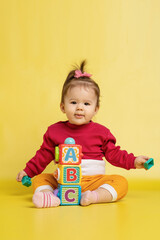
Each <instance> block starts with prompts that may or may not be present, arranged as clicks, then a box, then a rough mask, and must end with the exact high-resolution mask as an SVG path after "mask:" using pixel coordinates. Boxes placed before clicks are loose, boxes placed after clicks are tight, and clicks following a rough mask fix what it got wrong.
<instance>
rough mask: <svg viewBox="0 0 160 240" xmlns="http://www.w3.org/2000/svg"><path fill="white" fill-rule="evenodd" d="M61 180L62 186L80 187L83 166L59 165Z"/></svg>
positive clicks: (59, 181)
mask: <svg viewBox="0 0 160 240" xmlns="http://www.w3.org/2000/svg"><path fill="white" fill-rule="evenodd" d="M59 174H60V177H59V180H58V183H59V184H62V185H71V184H72V185H73V184H74V185H79V184H80V183H81V166H80V165H78V166H73V165H59Z"/></svg>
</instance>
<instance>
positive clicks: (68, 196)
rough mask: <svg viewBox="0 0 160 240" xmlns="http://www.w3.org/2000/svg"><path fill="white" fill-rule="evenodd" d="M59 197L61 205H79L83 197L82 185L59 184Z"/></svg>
mask: <svg viewBox="0 0 160 240" xmlns="http://www.w3.org/2000/svg"><path fill="white" fill-rule="evenodd" d="M58 190H59V192H58V197H59V198H60V201H61V205H79V204H80V199H81V186H78V185H59V186H58Z"/></svg>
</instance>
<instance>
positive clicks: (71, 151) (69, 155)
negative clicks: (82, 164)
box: [64, 148, 76, 162]
mask: <svg viewBox="0 0 160 240" xmlns="http://www.w3.org/2000/svg"><path fill="white" fill-rule="evenodd" d="M70 159H73V162H76V154H75V152H74V149H73V148H69V149H68V151H67V153H66V156H65V159H64V161H65V162H68V161H69V160H70Z"/></svg>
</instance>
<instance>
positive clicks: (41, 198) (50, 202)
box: [32, 191, 60, 208]
mask: <svg viewBox="0 0 160 240" xmlns="http://www.w3.org/2000/svg"><path fill="white" fill-rule="evenodd" d="M32 201H33V203H34V205H35V206H36V207H37V208H46V207H57V206H59V205H60V199H59V198H58V197H56V196H55V195H54V194H53V193H52V192H49V191H48V192H37V193H35V194H34V195H33V198H32Z"/></svg>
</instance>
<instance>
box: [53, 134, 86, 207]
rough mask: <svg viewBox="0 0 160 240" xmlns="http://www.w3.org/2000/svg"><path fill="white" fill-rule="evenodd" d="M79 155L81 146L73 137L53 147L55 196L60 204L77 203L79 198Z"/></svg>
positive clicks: (80, 154) (80, 155)
mask: <svg viewBox="0 0 160 240" xmlns="http://www.w3.org/2000/svg"><path fill="white" fill-rule="evenodd" d="M81 157H82V147H81V146H80V145H77V144H75V140H74V139H73V138H67V139H66V140H65V142H64V144H60V145H59V146H58V147H56V148H55V161H56V162H57V163H58V168H57V169H56V171H55V172H54V177H55V178H56V179H57V181H58V184H59V185H58V190H57V192H58V193H57V196H58V197H59V198H60V200H61V205H79V204H80V199H81V186H80V184H81Z"/></svg>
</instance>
